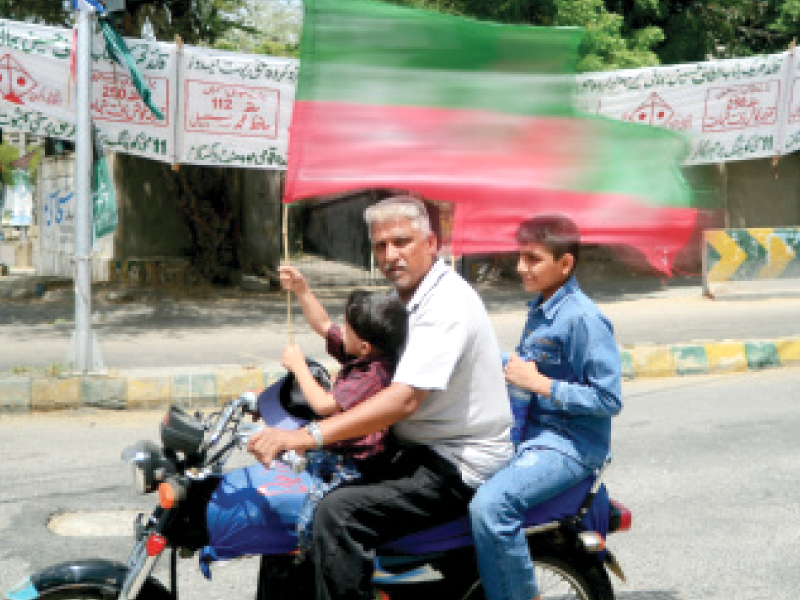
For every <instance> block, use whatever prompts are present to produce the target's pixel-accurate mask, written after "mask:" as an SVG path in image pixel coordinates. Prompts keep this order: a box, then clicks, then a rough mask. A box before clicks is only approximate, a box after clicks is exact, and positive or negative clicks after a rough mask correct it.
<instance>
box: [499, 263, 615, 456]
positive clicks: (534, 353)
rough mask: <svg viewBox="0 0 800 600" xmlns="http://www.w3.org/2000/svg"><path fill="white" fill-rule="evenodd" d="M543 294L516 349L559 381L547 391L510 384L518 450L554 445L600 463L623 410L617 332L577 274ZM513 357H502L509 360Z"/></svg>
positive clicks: (534, 307) (548, 375) (530, 311)
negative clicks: (524, 402)
mask: <svg viewBox="0 0 800 600" xmlns="http://www.w3.org/2000/svg"><path fill="white" fill-rule="evenodd" d="M540 301H541V296H539V297H537V298H536V299H535V300H533V301H531V302H529V303H528V306H529V307H530V310H529V312H528V318H527V321H526V323H525V329H524V330H523V333H522V338H521V340H520V344H519V347H518V348H517V353H518V354H519V356H520V357H521V358H522V359H523V360H526V361H534V362H535V363H536V365H537V367H538V368H539V372H540V373H542V375H545V376H546V377H549V378H550V379H552V380H553V383H552V385H551V388H550V397H549V398H546V397H544V396H540V395H538V394H535V393H533V392H527V391H523V390H519V389H518V388H517V389H516V390H512V403H514V402H515V397H516V403H517V406H516V407H515V410H514V413H515V414H514V417H515V421H517V422H516V423H515V427H516V428H517V429H518V431H519V432H520V436H521V440H520V441H521V444H520V449H524V448H528V447H531V446H538V447H546V448H552V449H554V450H558V451H560V452H563V453H564V454H566V455H568V456H571V457H573V458H574V459H576V460H577V461H579V462H580V463H582V464H584V465H585V466H587V467H589V468H592V469H595V468H597V467H599V466H600V465H601V464H602V463H603V461H605V459H606V457H607V456H608V451H609V438H610V434H611V417H613V416H614V415H616V414H618V413H619V411H620V410H621V409H622V383H621V365H620V356H619V350H618V348H617V343H616V341H615V340H614V331H613V328H612V326H611V323H609V321H608V320H607V319H606V318H605V317H604V316H603V314H602V313H601V312H600V310H599V309H598V308H597V305H595V304H594V302H592V301H591V300H590V299H589V298H588V297H587V296H586V295H585V294H584V293H583V292H582V291H581V289H580V287H579V286H578V282H577V281H576V280H575V278H574V277H570V278H569V279H568V280H567V281H566V282H565V283H564V285H562V286H561V288H559V289H558V290H557V291H556V293H555V294H553V295H552V296H551V297H550V298H549V299H548V300H547V301H546V302H542V303H540ZM507 360H508V358H507V356H506V357H504V363H505V362H506V361H507ZM509 387H513V386H509ZM520 393H521V394H520ZM520 395H522V396H523V397H526V398H527V400H528V402H529V404H528V406H527V407H523V406H520V405H519V399H520ZM519 419H523V420H524V422H519V421H518V420H519Z"/></svg>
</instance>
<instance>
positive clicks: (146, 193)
mask: <svg viewBox="0 0 800 600" xmlns="http://www.w3.org/2000/svg"><path fill="white" fill-rule="evenodd" d="M114 162H115V164H114V169H113V173H114V183H115V187H116V191H117V206H118V208H117V210H118V212H119V215H120V223H119V228H118V229H117V235H116V237H117V239H116V244H115V252H114V254H115V257H116V258H117V259H118V260H126V259H131V258H137V259H142V258H157V257H189V256H191V254H192V235H191V231H190V230H189V227H188V226H187V225H186V222H185V220H184V218H183V216H182V215H181V213H180V210H179V209H178V206H177V204H176V202H175V199H174V198H173V196H172V192H171V191H170V187H169V180H170V179H171V178H173V177H175V174H174V173H173V172H172V168H171V167H170V166H169V165H165V164H163V163H160V162H156V161H153V160H147V159H144V158H139V157H137V156H129V155H124V154H118V155H116V160H115V161H114Z"/></svg>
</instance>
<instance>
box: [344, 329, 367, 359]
mask: <svg viewBox="0 0 800 600" xmlns="http://www.w3.org/2000/svg"><path fill="white" fill-rule="evenodd" d="M343 337H344V351H345V352H346V353H347V354H349V355H351V356H359V357H361V356H366V355H367V354H369V352H370V349H371V346H370V345H369V344H368V343H367V342H365V341H364V340H362V339H361V338H360V337H358V336H357V335H356V332H355V331H353V328H352V327H350V324H349V323H348V322H347V321H345V322H344V336H343Z"/></svg>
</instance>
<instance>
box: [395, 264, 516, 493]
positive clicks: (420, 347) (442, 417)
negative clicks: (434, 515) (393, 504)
mask: <svg viewBox="0 0 800 600" xmlns="http://www.w3.org/2000/svg"><path fill="white" fill-rule="evenodd" d="M406 308H408V311H409V330H408V341H407V342H406V347H405V349H404V351H403V354H402V356H401V358H400V362H399V363H398V365H397V370H396V371H395V375H394V381H395V382H398V383H404V384H406V385H410V386H411V387H414V388H417V389H423V390H429V391H430V393H429V394H428V396H427V398H426V399H425V400H424V401H423V403H422V404H421V405H420V407H419V408H418V409H417V411H416V412H415V413H414V414H413V415H411V416H410V417H408V418H406V419H403V420H402V421H400V422H399V423H396V424H395V425H394V426H393V427H392V430H393V432H394V434H395V436H396V437H397V438H398V439H399V440H401V441H406V442H410V443H414V444H425V445H427V446H431V447H433V449H434V450H435V451H436V452H438V453H439V454H441V455H442V456H443V457H445V458H447V459H448V460H450V461H451V462H453V463H454V464H455V465H456V466H458V468H459V470H460V472H461V476H462V478H463V480H464V482H465V483H466V484H467V485H470V486H472V487H478V486H479V485H480V484H481V483H483V482H484V481H486V479H488V478H489V477H490V476H491V475H492V474H494V473H495V472H496V471H498V470H499V469H500V468H501V467H503V466H505V464H506V463H507V462H508V460H509V459H510V458H511V456H512V454H513V447H512V444H511V405H510V403H509V400H508V394H507V392H506V385H505V379H504V377H503V370H502V365H501V361H500V351H499V349H498V345H497V339H496V337H495V334H494V330H493V328H492V324H491V322H490V321H489V315H488V314H487V313H486V308H485V307H484V305H483V302H482V301H481V299H480V297H479V296H478V294H477V293H476V292H475V290H474V289H472V287H471V286H470V285H469V284H468V283H467V282H466V281H464V279H462V278H461V276H460V275H458V274H457V273H455V272H454V271H453V270H452V269H450V268H449V267H447V266H445V264H444V263H443V262H442V261H441V260H437V261H436V262H435V263H434V265H433V267H432V268H431V270H430V271H429V272H428V274H427V275H426V276H425V278H424V279H423V280H422V282H421V283H420V285H419V287H418V288H417V291H416V292H415V294H414V297H413V298H412V299H411V301H410V302H409V303H408V304H407V306H406Z"/></svg>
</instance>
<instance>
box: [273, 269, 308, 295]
mask: <svg viewBox="0 0 800 600" xmlns="http://www.w3.org/2000/svg"><path fill="white" fill-rule="evenodd" d="M278 273H279V274H280V281H281V287H282V288H283V289H284V290H287V291H289V292H294V293H295V294H296V295H298V296H299V295H300V294H304V293H306V292H307V291H308V290H309V287H308V282H307V281H306V278H305V277H303V274H302V273H300V271H298V270H297V269H295V268H294V267H290V266H283V267H278Z"/></svg>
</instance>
